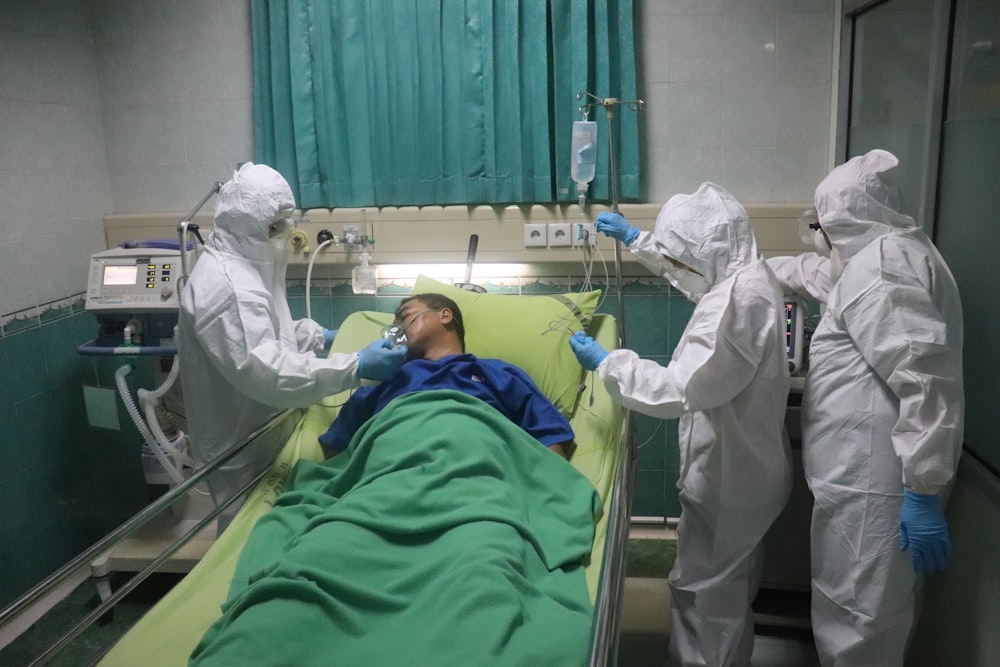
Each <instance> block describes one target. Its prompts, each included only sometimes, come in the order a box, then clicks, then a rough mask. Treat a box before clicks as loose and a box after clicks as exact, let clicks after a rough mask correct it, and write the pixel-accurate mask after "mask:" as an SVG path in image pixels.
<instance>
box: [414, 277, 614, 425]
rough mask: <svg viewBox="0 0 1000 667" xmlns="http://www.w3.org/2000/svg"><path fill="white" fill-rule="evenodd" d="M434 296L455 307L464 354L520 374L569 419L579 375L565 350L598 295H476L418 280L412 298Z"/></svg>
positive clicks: (570, 353)
mask: <svg viewBox="0 0 1000 667" xmlns="http://www.w3.org/2000/svg"><path fill="white" fill-rule="evenodd" d="M427 292H436V293H438V294H443V295H445V296H446V297H448V298H450V299H451V300H453V301H454V302H455V303H457V304H458V307H459V308H460V309H461V311H462V317H463V319H464V321H465V349H466V351H467V352H470V353H472V354H474V355H476V356H477V357H489V358H493V359H503V360H504V361H507V362H510V363H512V364H514V365H516V366H518V367H520V368H521V369H522V370H524V371H525V372H526V373H527V374H528V375H529V376H530V377H531V379H532V380H534V381H535V384H537V385H538V388H539V389H541V390H542V392H543V393H544V394H545V395H546V396H548V397H549V400H551V401H552V402H553V403H554V404H555V406H556V407H557V408H558V409H559V411H560V412H562V413H563V414H564V415H565V416H567V417H569V416H571V415H572V414H573V408H574V407H575V406H576V399H577V396H578V395H579V391H580V381H581V378H582V377H583V369H582V368H581V367H580V364H579V363H578V362H577V360H576V357H575V356H574V355H573V351H572V350H571V349H570V347H569V336H570V333H569V332H571V331H580V330H583V331H586V330H587V327H588V326H589V325H590V317H591V315H593V314H594V309H595V308H597V302H598V300H599V299H600V296H601V292H600V290H595V291H593V292H583V293H569V294H538V295H532V296H516V295H512V294H489V293H486V294H477V293H476V292H469V291H467V290H464V289H461V288H459V287H453V286H452V285H448V284H445V283H441V282H438V281H436V280H434V279H433V278H428V277H427V276H423V275H422V276H419V277H418V278H417V282H416V284H415V285H414V286H413V293H414V294H424V293H427Z"/></svg>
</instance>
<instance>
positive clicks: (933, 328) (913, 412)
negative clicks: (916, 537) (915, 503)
mask: <svg viewBox="0 0 1000 667" xmlns="http://www.w3.org/2000/svg"><path fill="white" fill-rule="evenodd" d="M917 261H919V260H917ZM900 269H901V270H892V269H889V268H887V267H886V265H885V261H884V258H883V260H882V265H881V266H880V267H878V268H877V269H876V272H877V273H876V274H874V275H869V281H870V282H869V285H868V286H867V287H865V286H861V285H859V286H858V287H859V288H860V289H858V290H854V289H851V291H852V292H854V293H855V294H857V296H856V297H855V298H853V299H851V300H849V301H848V302H847V303H846V304H845V305H844V307H843V309H842V317H843V325H844V327H845V328H846V329H847V332H848V333H849V334H850V336H851V338H852V339H853V340H854V342H855V344H856V345H857V346H858V349H859V351H860V352H861V354H862V356H863V357H864V359H865V361H866V362H867V363H868V364H869V365H870V366H871V367H872V369H874V371H875V372H876V373H877V374H878V376H879V377H880V378H881V379H882V380H883V381H884V382H885V383H886V385H888V387H889V389H890V390H891V391H892V393H893V394H895V395H896V397H897V398H898V399H899V416H898V418H897V420H896V425H895V427H894V428H893V431H892V446H893V449H894V450H895V452H896V455H897V456H899V458H900V460H901V461H902V465H903V479H902V482H903V484H905V485H906V486H909V487H911V488H913V489H914V490H916V491H918V492H920V493H937V492H938V491H940V490H941V489H942V488H943V487H944V486H945V485H947V484H948V482H949V481H951V478H952V477H953V476H954V473H955V470H956V468H957V465H958V457H959V454H960V453H961V447H962V428H963V421H962V420H963V405H964V395H963V387H962V353H961V348H962V346H961V341H960V340H958V341H956V340H953V339H950V338H949V335H950V333H949V328H948V326H947V324H946V322H945V319H944V317H943V316H942V314H941V312H940V310H939V308H938V307H936V306H935V304H934V301H933V299H932V296H931V293H930V282H929V277H928V276H924V279H925V280H926V281H927V282H926V283H925V282H923V281H921V279H920V278H921V276H920V273H921V272H923V269H922V268H920V267H919V265H917V266H914V265H912V264H911V265H908V266H907V265H904V266H901V267H900ZM844 278H847V276H844V277H842V278H841V280H844ZM849 280H850V279H849ZM851 282H853V281H851ZM844 287H845V288H848V289H850V288H851V287H852V286H851V285H850V284H849V283H845V285H844ZM842 293H846V292H842Z"/></svg>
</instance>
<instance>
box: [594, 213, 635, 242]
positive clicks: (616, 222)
mask: <svg viewBox="0 0 1000 667" xmlns="http://www.w3.org/2000/svg"><path fill="white" fill-rule="evenodd" d="M597 231H599V232H601V233H602V234H604V235H605V236H610V237H611V238H613V239H618V240H619V241H621V242H622V243H624V244H625V245H626V246H629V245H632V241H635V239H636V237H637V236H639V230H638V229H636V228H635V227H633V226H632V225H630V224H628V220H626V219H625V216H623V215H622V214H621V213H601V214H600V215H599V216H597Z"/></svg>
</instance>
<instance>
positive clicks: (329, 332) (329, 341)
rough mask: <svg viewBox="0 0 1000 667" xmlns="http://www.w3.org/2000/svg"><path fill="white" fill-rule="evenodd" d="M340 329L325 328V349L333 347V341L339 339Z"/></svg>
mask: <svg viewBox="0 0 1000 667" xmlns="http://www.w3.org/2000/svg"><path fill="white" fill-rule="evenodd" d="M338 331H340V329H327V328H326V327H323V347H330V346H331V345H333V339H334V338H336V337H337V332H338Z"/></svg>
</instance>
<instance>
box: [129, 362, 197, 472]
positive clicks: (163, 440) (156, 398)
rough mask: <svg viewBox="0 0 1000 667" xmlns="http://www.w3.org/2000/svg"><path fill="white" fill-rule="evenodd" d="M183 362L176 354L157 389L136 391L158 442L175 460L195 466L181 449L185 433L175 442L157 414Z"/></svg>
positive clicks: (147, 421) (150, 428)
mask: <svg viewBox="0 0 1000 667" xmlns="http://www.w3.org/2000/svg"><path fill="white" fill-rule="evenodd" d="M180 369H181V363H180V357H178V356H177V355H174V358H173V361H172V362H171V366H170V373H168V374H167V379H166V380H164V381H163V384H161V385H160V386H159V387H157V388H156V389H154V390H152V391H150V390H149V389H139V391H137V392H136V394H138V396H139V403H141V404H142V408H143V412H145V413H146V423H147V424H148V425H149V430H150V431H152V432H153V435H154V436H155V437H156V442H158V443H159V444H160V447H161V448H163V450H164V452H165V453H166V454H167V455H168V456H171V457H172V458H173V459H174V461H179V462H180V463H181V464H185V465H188V466H191V467H193V466H194V461H192V460H191V459H190V458H188V457H187V456H185V455H184V454H183V453H182V451H181V450H180V448H179V446H180V443H181V442H183V440H184V437H185V436H184V433H183V432H180V431H179V433H180V435H179V436H178V437H177V438H176V439H174V441H173V442H171V441H170V439H169V438H168V437H167V435H166V434H165V433H164V432H163V429H162V428H161V427H160V420H159V419H158V418H157V416H156V408H157V407H158V406H159V404H160V399H161V398H162V397H163V395H164V394H166V393H167V392H168V391H170V389H171V387H173V386H174V383H175V382H177V378H178V377H179V375H180Z"/></svg>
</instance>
